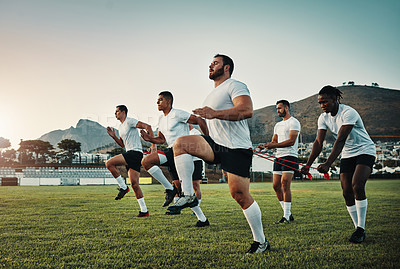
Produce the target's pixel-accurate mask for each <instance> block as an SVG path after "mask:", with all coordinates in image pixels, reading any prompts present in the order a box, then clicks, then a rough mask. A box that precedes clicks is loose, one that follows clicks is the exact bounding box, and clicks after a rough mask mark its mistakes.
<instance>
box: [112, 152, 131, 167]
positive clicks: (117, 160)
mask: <svg viewBox="0 0 400 269" xmlns="http://www.w3.org/2000/svg"><path fill="white" fill-rule="evenodd" d="M107 162H108V163H109V164H111V165H115V166H117V165H128V163H127V162H126V160H125V158H124V156H122V154H118V155H116V156H114V157H112V158H111V159H109V160H108V161H107Z"/></svg>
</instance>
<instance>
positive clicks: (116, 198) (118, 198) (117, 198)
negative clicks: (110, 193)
mask: <svg viewBox="0 0 400 269" xmlns="http://www.w3.org/2000/svg"><path fill="white" fill-rule="evenodd" d="M130 191H131V190H130V189H129V188H128V191H127V192H125V194H124V195H122V197H118V196H117V197H115V198H114V199H115V200H121V199H122V198H124V197H125V195H127V194H128V192H130Z"/></svg>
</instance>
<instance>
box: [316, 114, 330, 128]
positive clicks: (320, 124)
mask: <svg viewBox="0 0 400 269" xmlns="http://www.w3.org/2000/svg"><path fill="white" fill-rule="evenodd" d="M318 129H323V130H328V126H327V125H326V123H325V118H324V114H321V115H319V118H318Z"/></svg>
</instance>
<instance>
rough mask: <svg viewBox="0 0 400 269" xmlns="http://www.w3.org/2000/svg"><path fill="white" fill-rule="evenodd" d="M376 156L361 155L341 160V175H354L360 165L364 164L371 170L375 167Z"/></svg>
mask: <svg viewBox="0 0 400 269" xmlns="http://www.w3.org/2000/svg"><path fill="white" fill-rule="evenodd" d="M374 163H375V156H372V155H367V154H361V155H358V156H355V157H351V158H345V159H341V160H340V173H354V171H355V170H356V166H357V165H358V164H364V165H366V166H368V167H369V168H371V170H372V167H373V166H374Z"/></svg>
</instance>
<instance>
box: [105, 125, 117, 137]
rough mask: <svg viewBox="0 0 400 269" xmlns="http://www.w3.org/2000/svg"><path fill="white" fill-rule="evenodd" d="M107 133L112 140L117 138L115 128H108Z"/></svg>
mask: <svg viewBox="0 0 400 269" xmlns="http://www.w3.org/2000/svg"><path fill="white" fill-rule="evenodd" d="M107 133H108V135H109V136H111V137H112V138H114V137H116V135H115V130H114V128H111V127H107Z"/></svg>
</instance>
